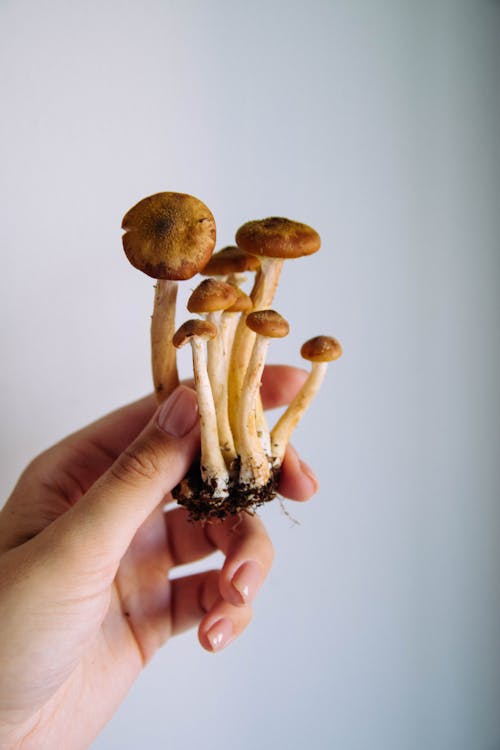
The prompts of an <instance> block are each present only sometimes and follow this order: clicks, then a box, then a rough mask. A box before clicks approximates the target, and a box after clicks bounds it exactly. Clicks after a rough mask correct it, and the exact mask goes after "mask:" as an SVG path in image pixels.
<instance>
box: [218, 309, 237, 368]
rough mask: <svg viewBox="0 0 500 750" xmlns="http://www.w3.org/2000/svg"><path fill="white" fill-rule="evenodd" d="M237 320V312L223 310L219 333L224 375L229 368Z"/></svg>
mask: <svg viewBox="0 0 500 750" xmlns="http://www.w3.org/2000/svg"><path fill="white" fill-rule="evenodd" d="M238 321H239V315H238V313H235V312H227V311H224V312H223V314H222V319H221V325H220V335H221V342H222V355H223V357H224V372H225V376H226V377H227V372H228V369H229V362H230V358H231V350H232V348H233V341H234V335H235V333H236V327H237V325H238Z"/></svg>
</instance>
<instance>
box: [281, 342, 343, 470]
mask: <svg viewBox="0 0 500 750" xmlns="http://www.w3.org/2000/svg"><path fill="white" fill-rule="evenodd" d="M300 353H301V356H302V357H303V358H304V359H306V360H309V362H311V371H310V373H309V375H308V377H307V380H306V381H305V383H304V384H303V386H302V388H301V389H300V390H299V392H298V393H297V394H296V396H295V398H294V399H293V400H292V401H291V403H290V404H289V406H288V408H287V409H286V411H285V412H284V413H283V415H282V416H281V417H280V419H279V420H278V421H277V423H276V425H275V426H274V427H273V429H272V431H271V450H272V456H273V463H274V466H275V467H279V466H281V463H282V461H283V457H284V455H285V451H286V447H287V445H288V443H289V442H290V437H291V435H292V432H293V431H294V429H295V427H296V426H297V424H298V422H299V420H300V418H301V417H302V415H303V414H304V412H305V411H306V409H307V408H308V406H309V404H310V403H311V401H312V400H313V398H314V397H315V395H316V393H317V392H318V390H319V388H320V386H321V384H322V382H323V380H324V377H325V375H326V368H327V365H328V363H329V362H333V360H335V359H338V358H339V357H340V356H341V355H342V347H341V345H340V343H339V342H338V341H337V339H334V338H333V337H332V336H315V337H314V338H312V339H309V340H308V341H306V342H305V343H304V344H302V348H301V350H300Z"/></svg>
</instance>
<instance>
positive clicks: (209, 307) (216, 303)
mask: <svg viewBox="0 0 500 750" xmlns="http://www.w3.org/2000/svg"><path fill="white" fill-rule="evenodd" d="M237 297H238V293H237V291H236V289H235V288H234V286H232V285H231V284H226V283H225V282H224V281H216V280H215V279H205V280H204V281H202V282H201V284H199V285H198V286H197V287H196V289H195V290H194V292H193V293H192V295H191V296H190V298H189V299H188V302H187V309H188V310H189V312H192V313H209V312H217V311H218V310H225V309H226V308H227V307H231V305H233V304H234V303H235V302H236V299H237Z"/></svg>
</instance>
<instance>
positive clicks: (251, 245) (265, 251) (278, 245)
mask: <svg viewBox="0 0 500 750" xmlns="http://www.w3.org/2000/svg"><path fill="white" fill-rule="evenodd" d="M236 242H237V244H238V247H241V248H242V250H245V251H246V252H247V253H252V254H254V255H265V256H267V257H270V258H300V257H301V256H302V255H312V254H313V253H315V252H317V251H318V250H319V248H320V245H321V238H320V236H319V234H318V233H317V232H316V230H314V229H312V227H309V226H307V224H301V223H300V222H298V221H292V220H291V219H284V218H283V217H280V216H271V217H270V218H269V219H259V220H256V221H248V222H247V223H246V224H243V226H242V227H240V228H239V229H238V231H237V232H236Z"/></svg>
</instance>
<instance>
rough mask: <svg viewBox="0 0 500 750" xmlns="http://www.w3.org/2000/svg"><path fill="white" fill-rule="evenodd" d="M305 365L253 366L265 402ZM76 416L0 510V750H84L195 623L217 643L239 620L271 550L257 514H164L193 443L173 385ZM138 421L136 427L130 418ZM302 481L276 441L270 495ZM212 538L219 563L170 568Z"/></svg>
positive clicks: (294, 383) (189, 397) (307, 487)
mask: <svg viewBox="0 0 500 750" xmlns="http://www.w3.org/2000/svg"><path fill="white" fill-rule="evenodd" d="M304 377H305V375H304V373H303V372H302V371H300V370H295V369H293V368H290V367H282V366H276V367H268V368H267V372H266V373H265V377H264V379H263V386H262V397H263V401H264V403H265V404H266V406H267V407H275V406H279V405H282V404H285V403H287V402H289V401H290V400H291V398H292V397H293V395H294V394H295V392H296V391H297V390H298V388H299V387H300V385H301V384H302V382H303V380H304ZM155 408H156V406H155V401H154V398H153V397H152V396H150V397H147V398H145V399H142V400H141V401H138V402H136V403H134V404H132V405H130V406H126V407H124V408H122V409H120V410H118V411H116V412H114V413H112V414H110V415H108V416H107V417H104V418H103V419H101V420H99V421H98V422H96V423H94V424H92V425H90V426H89V427H86V428H84V429H83V430H81V431H80V432H77V433H75V434H73V435H71V436H70V437H68V438H66V439H65V440H63V441H62V442H60V443H58V444H57V445H55V446H54V447H53V448H51V449H49V450H48V451H46V452H45V453H43V454H41V455H40V456H39V457H37V458H36V459H35V460H34V461H33V462H32V463H31V464H30V466H29V467H28V468H27V469H26V471H25V472H24V473H23V475H22V476H21V478H20V480H19V482H18V484H17V486H16V488H15V489H14V492H13V494H12V496H11V497H10V498H9V500H8V501H7V504H6V505H5V507H4V508H3V510H2V512H1V513H0V664H1V665H2V668H1V670H0V747H2V748H5V749H6V750H7V749H9V750H10V749H13V748H22V749H23V750H34V749H35V748H36V750H43V749H45V748H47V749H49V748H54V747H58V746H61V747H64V748H65V750H73V748H86V747H88V745H89V744H90V742H91V741H92V740H93V739H94V737H95V736H96V735H97V733H98V732H99V730H100V729H101V728H102V727H103V726H104V724H105V723H106V722H107V721H108V720H109V719H110V717H111V716H112V714H113V713H114V711H115V710H116V708H117V706H118V705H119V704H120V702H121V701H122V699H123V697H124V696H125V694H126V693H127V691H128V689H129V688H130V686H131V684H132V683H133V681H134V680H135V679H136V677H137V676H138V675H139V673H140V671H141V669H142V668H143V666H144V664H145V663H146V662H147V661H148V660H149V659H150V658H151V657H152V656H153V654H154V653H155V651H156V650H157V649H158V648H159V647H160V646H161V645H162V644H163V643H165V642H166V641H167V640H168V638H170V636H172V635H176V634H178V633H181V632H183V631H185V630H186V629H188V628H191V627H193V626H196V625H198V637H199V640H200V643H201V645H202V646H203V647H204V648H205V649H207V650H210V651H218V650H220V649H222V648H224V647H225V646H227V645H228V644H229V643H230V642H231V641H233V640H234V639H235V638H236V637H237V636H238V635H240V634H241V632H242V631H243V630H244V628H245V627H246V625H247V624H248V623H249V621H250V619H251V616H252V611H251V601H252V599H253V597H254V596H255V594H256V593H257V590H258V588H259V586H260V584H261V583H262V581H263V579H264V578H265V576H266V574H267V573H268V571H269V567H270V565H271V562H272V554H273V553H272V546H271V542H270V540H269V537H268V536H267V533H266V531H265V528H264V526H263V524H262V522H261V521H260V519H259V518H258V517H251V516H248V515H245V516H244V517H243V518H242V519H241V521H240V520H238V519H235V518H228V519H226V520H225V521H224V522H223V523H216V524H206V525H205V526H202V525H200V524H191V523H189V522H188V521H187V514H186V511H185V510H184V509H183V508H178V507H177V508H174V509H169V510H167V511H166V510H165V504H166V503H167V502H169V501H170V500H171V498H170V496H169V492H170V490H171V489H172V487H174V486H175V485H176V484H177V483H178V482H179V481H180V479H181V478H182V477H183V476H184V474H185V473H186V471H187V469H188V467H189V466H190V464H191V462H192V460H193V458H194V457H195V455H196V453H197V451H198V448H199V428H198V419H197V406H196V396H195V394H194V392H193V391H191V390H190V389H188V388H186V387H184V386H181V387H180V388H179V389H178V390H177V391H175V392H174V394H172V396H171V397H170V399H168V400H167V402H165V404H163V405H162V407H161V408H160V409H159V410H158V411H155ZM145 425H146V426H145ZM316 489H317V483H316V479H315V478H314V475H312V473H311V471H310V469H309V468H308V467H307V466H306V465H305V464H302V463H301V462H300V460H299V458H298V456H297V455H296V453H295V452H294V451H293V449H290V450H289V452H288V454H287V456H286V459H285V461H284V463H283V467H282V478H281V484H280V492H281V494H283V495H284V496H285V497H288V498H290V499H295V500H305V499H307V498H309V497H310V496H311V495H312V494H313V493H314V492H315V491H316ZM215 550H221V551H222V552H223V554H224V555H225V561H224V564H223V566H222V569H221V570H220V571H219V570H209V571H206V572H203V573H199V574H196V575H190V576H185V577H181V578H177V579H175V580H169V579H168V574H169V572H170V571H172V570H175V568H176V566H178V565H182V564H185V563H190V562H193V561H195V560H199V559H202V558H204V557H206V556H208V555H210V554H211V553H212V552H214V551H215Z"/></svg>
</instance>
